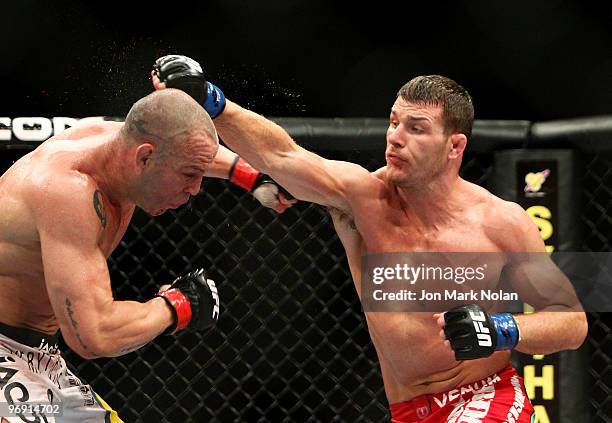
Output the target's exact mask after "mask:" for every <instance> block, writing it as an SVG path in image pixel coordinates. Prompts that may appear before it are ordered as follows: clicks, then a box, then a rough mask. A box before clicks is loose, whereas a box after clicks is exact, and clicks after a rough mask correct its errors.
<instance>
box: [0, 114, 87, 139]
mask: <svg viewBox="0 0 612 423" xmlns="http://www.w3.org/2000/svg"><path fill="white" fill-rule="evenodd" d="M77 122H78V119H75V118H70V117H53V118H45V117H40V116H38V117H17V118H13V119H11V118H9V117H0V142H2V141H8V142H11V141H35V142H42V141H45V140H47V139H48V138H50V137H52V136H53V134H59V133H60V132H62V131H63V130H64V129H66V128H69V127H71V126H74V125H75V124H76V123H77Z"/></svg>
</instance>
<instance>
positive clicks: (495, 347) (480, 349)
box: [444, 304, 519, 360]
mask: <svg viewBox="0 0 612 423" xmlns="http://www.w3.org/2000/svg"><path fill="white" fill-rule="evenodd" d="M444 322H445V325H444V334H445V335H446V338H447V339H448V340H449V342H450V344H451V348H452V349H453V351H454V352H455V359H456V360H473V359H476V358H483V357H488V356H490V355H491V354H493V352H495V351H502V350H511V349H512V348H514V347H515V346H516V344H517V343H518V341H519V329H518V326H517V324H516V321H515V320H514V317H512V314H510V313H495V314H491V315H489V314H488V313H487V312H486V311H484V309H483V308H482V307H481V306H479V305H478V304H469V305H464V306H459V307H455V308H453V309H451V310H449V311H447V312H446V313H445V314H444Z"/></svg>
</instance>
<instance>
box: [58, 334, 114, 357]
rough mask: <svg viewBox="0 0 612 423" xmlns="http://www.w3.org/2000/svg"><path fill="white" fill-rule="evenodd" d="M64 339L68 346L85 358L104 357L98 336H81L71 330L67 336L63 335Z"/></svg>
mask: <svg viewBox="0 0 612 423" xmlns="http://www.w3.org/2000/svg"><path fill="white" fill-rule="evenodd" d="M64 339H65V341H66V344H67V345H68V347H70V349H71V350H72V351H74V352H75V353H76V354H77V355H78V356H79V357H81V358H84V359H85V360H93V359H94V358H99V357H106V355H105V354H104V348H103V345H102V342H101V341H100V339H99V338H96V337H93V336H87V337H82V336H80V335H79V334H78V333H74V332H73V333H71V334H69V335H68V336H64Z"/></svg>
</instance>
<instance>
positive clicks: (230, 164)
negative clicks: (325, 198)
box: [206, 145, 296, 213]
mask: <svg viewBox="0 0 612 423" xmlns="http://www.w3.org/2000/svg"><path fill="white" fill-rule="evenodd" d="M206 176H210V177H213V178H221V179H229V181H230V182H231V183H233V184H234V185H238V186H240V187H242V188H243V189H245V190H247V191H249V192H250V193H251V194H253V197H255V198H256V199H257V200H258V201H259V202H260V203H261V204H262V205H264V206H265V207H269V208H271V209H273V210H275V211H277V212H279V213H282V212H284V211H285V210H286V209H288V208H289V207H291V206H292V205H293V204H295V203H296V200H295V199H291V198H287V197H288V196H287V195H285V194H286V192H284V190H283V189H282V188H281V187H279V185H278V184H277V183H276V182H275V181H274V180H273V179H272V178H270V177H268V176H267V175H265V174H263V173H261V172H259V171H258V170H257V169H255V168H253V167H252V166H251V165H250V164H249V163H247V162H246V161H245V160H244V159H242V158H241V157H240V156H238V155H237V154H236V153H234V152H233V151H231V150H229V149H228V148H225V147H224V146H222V145H220V146H219V151H218V152H217V155H216V156H215V159H214V161H213V162H212V164H211V165H210V167H209V168H208V169H207V170H206Z"/></svg>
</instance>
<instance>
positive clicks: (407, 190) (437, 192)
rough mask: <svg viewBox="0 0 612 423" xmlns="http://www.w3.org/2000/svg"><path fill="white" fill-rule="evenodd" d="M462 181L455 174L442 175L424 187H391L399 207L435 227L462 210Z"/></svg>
mask: <svg viewBox="0 0 612 423" xmlns="http://www.w3.org/2000/svg"><path fill="white" fill-rule="evenodd" d="M463 187H464V181H463V179H461V178H460V177H459V175H458V174H457V173H455V172H453V173H442V174H440V175H438V176H437V177H436V179H434V180H432V181H430V183H428V184H426V185H419V186H414V187H413V186H408V187H405V186H402V187H400V186H393V191H394V192H395V193H396V195H397V198H398V200H399V204H400V207H401V208H402V209H404V210H405V211H408V210H410V214H411V215H414V216H416V217H419V216H420V217H422V219H421V220H422V221H423V223H424V224H426V225H431V226H436V225H437V224H438V223H441V222H444V221H445V220H448V219H449V218H451V217H452V216H454V215H455V214H456V213H457V211H459V210H461V209H462V208H463V205H462V202H461V199H462V198H463V197H462V194H463Z"/></svg>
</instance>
